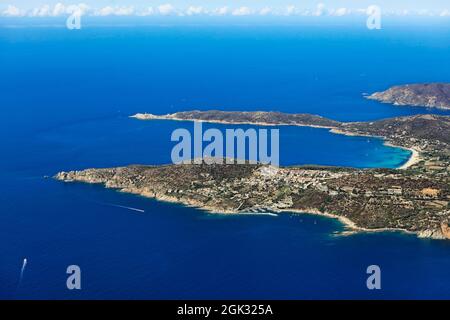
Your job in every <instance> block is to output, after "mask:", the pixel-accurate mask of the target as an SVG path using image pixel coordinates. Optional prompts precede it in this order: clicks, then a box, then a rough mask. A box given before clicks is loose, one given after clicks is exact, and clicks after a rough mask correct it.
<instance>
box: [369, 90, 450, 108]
mask: <svg viewBox="0 0 450 320" xmlns="http://www.w3.org/2000/svg"><path fill="white" fill-rule="evenodd" d="M366 98H367V99H371V100H376V101H380V102H383V103H391V104H394V105H397V106H416V107H427V108H439V109H446V110H449V109H450V83H425V84H407V85H402V86H394V87H392V88H389V89H388V90H386V91H382V92H375V93H373V94H371V95H369V96H367V97H366Z"/></svg>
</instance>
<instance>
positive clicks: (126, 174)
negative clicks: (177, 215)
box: [55, 111, 450, 239]
mask: <svg viewBox="0 0 450 320" xmlns="http://www.w3.org/2000/svg"><path fill="white" fill-rule="evenodd" d="M134 117H135V118H137V119H142V120H153V119H167V120H188V121H207V122H218V123H238V124H241V123H252V124H261V123H263V124H267V125H278V121H279V122H280V123H279V124H280V125H301V126H305V125H310V126H323V127H327V128H330V129H332V131H333V132H336V133H340V134H352V135H368V136H379V137H383V138H384V139H386V141H387V142H389V143H395V144H396V145H399V146H401V147H404V148H410V149H412V150H414V151H415V152H416V154H415V157H416V159H414V161H412V162H411V161H410V162H409V164H408V165H407V166H406V167H405V169H406V170H391V169H366V170H359V169H351V168H337V167H314V166H313V167H311V166H310V167H288V168H276V167H272V166H267V165H260V164H256V165H255V164H239V165H237V164H212V165H207V164H205V163H202V164H186V163H185V164H182V165H166V166H129V167H120V168H109V169H87V170H83V171H70V172H60V173H58V174H57V175H56V176H55V178H56V179H58V180H61V181H65V182H84V183H99V184H103V185H105V186H106V187H107V188H115V189H119V190H121V191H123V192H129V193H134V194H139V195H142V196H145V197H151V198H155V199H158V200H163V201H171V202H177V203H181V204H185V205H190V206H195V207H198V208H202V209H205V210H208V211H211V212H217V213H248V212H283V211H289V212H309V213H314V214H321V215H326V216H331V217H335V218H338V219H340V220H341V221H342V222H344V223H345V224H347V225H348V226H349V227H351V228H353V229H355V230H366V231H379V230H388V229H396V230H403V231H407V232H412V233H415V234H417V235H418V236H419V237H428V238H436V239H450V227H449V226H448V220H449V219H450V205H449V203H450V181H449V173H450V147H449V146H450V140H449V139H450V138H449V137H450V118H449V117H445V116H434V115H420V116H411V117H399V118H392V119H386V120H380V121H374V122H350V123H341V122H337V121H333V120H329V119H326V118H322V117H319V116H312V115H292V114H283V113H268V112H242V113H241V112H231V113H227V112H222V111H203V112H202V111H193V112H183V113H176V114H173V115H166V116H154V115H149V114H140V115H136V116H134Z"/></svg>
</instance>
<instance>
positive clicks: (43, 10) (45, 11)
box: [30, 4, 51, 17]
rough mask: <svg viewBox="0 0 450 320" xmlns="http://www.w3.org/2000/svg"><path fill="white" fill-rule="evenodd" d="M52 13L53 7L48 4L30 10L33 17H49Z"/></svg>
mask: <svg viewBox="0 0 450 320" xmlns="http://www.w3.org/2000/svg"><path fill="white" fill-rule="evenodd" d="M50 14H51V8H50V6H49V5H48V4H45V5H43V6H42V7H39V8H34V9H33V10H32V11H31V12H30V16H31V17H48V16H50Z"/></svg>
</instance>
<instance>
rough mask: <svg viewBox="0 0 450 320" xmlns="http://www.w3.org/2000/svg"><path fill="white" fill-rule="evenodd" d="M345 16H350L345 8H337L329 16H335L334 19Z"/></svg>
mask: <svg viewBox="0 0 450 320" xmlns="http://www.w3.org/2000/svg"><path fill="white" fill-rule="evenodd" d="M347 14H350V10H349V9H347V8H339V9H336V10H334V11H333V12H332V13H331V15H333V16H336V17H342V16H345V15H347Z"/></svg>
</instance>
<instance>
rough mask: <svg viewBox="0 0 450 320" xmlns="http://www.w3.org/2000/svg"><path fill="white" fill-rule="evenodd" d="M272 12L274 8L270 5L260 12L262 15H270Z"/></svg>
mask: <svg viewBox="0 0 450 320" xmlns="http://www.w3.org/2000/svg"><path fill="white" fill-rule="evenodd" d="M271 13H272V8H270V7H264V8H262V9H260V10H259V14H260V15H261V16H267V15H269V14H271Z"/></svg>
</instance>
